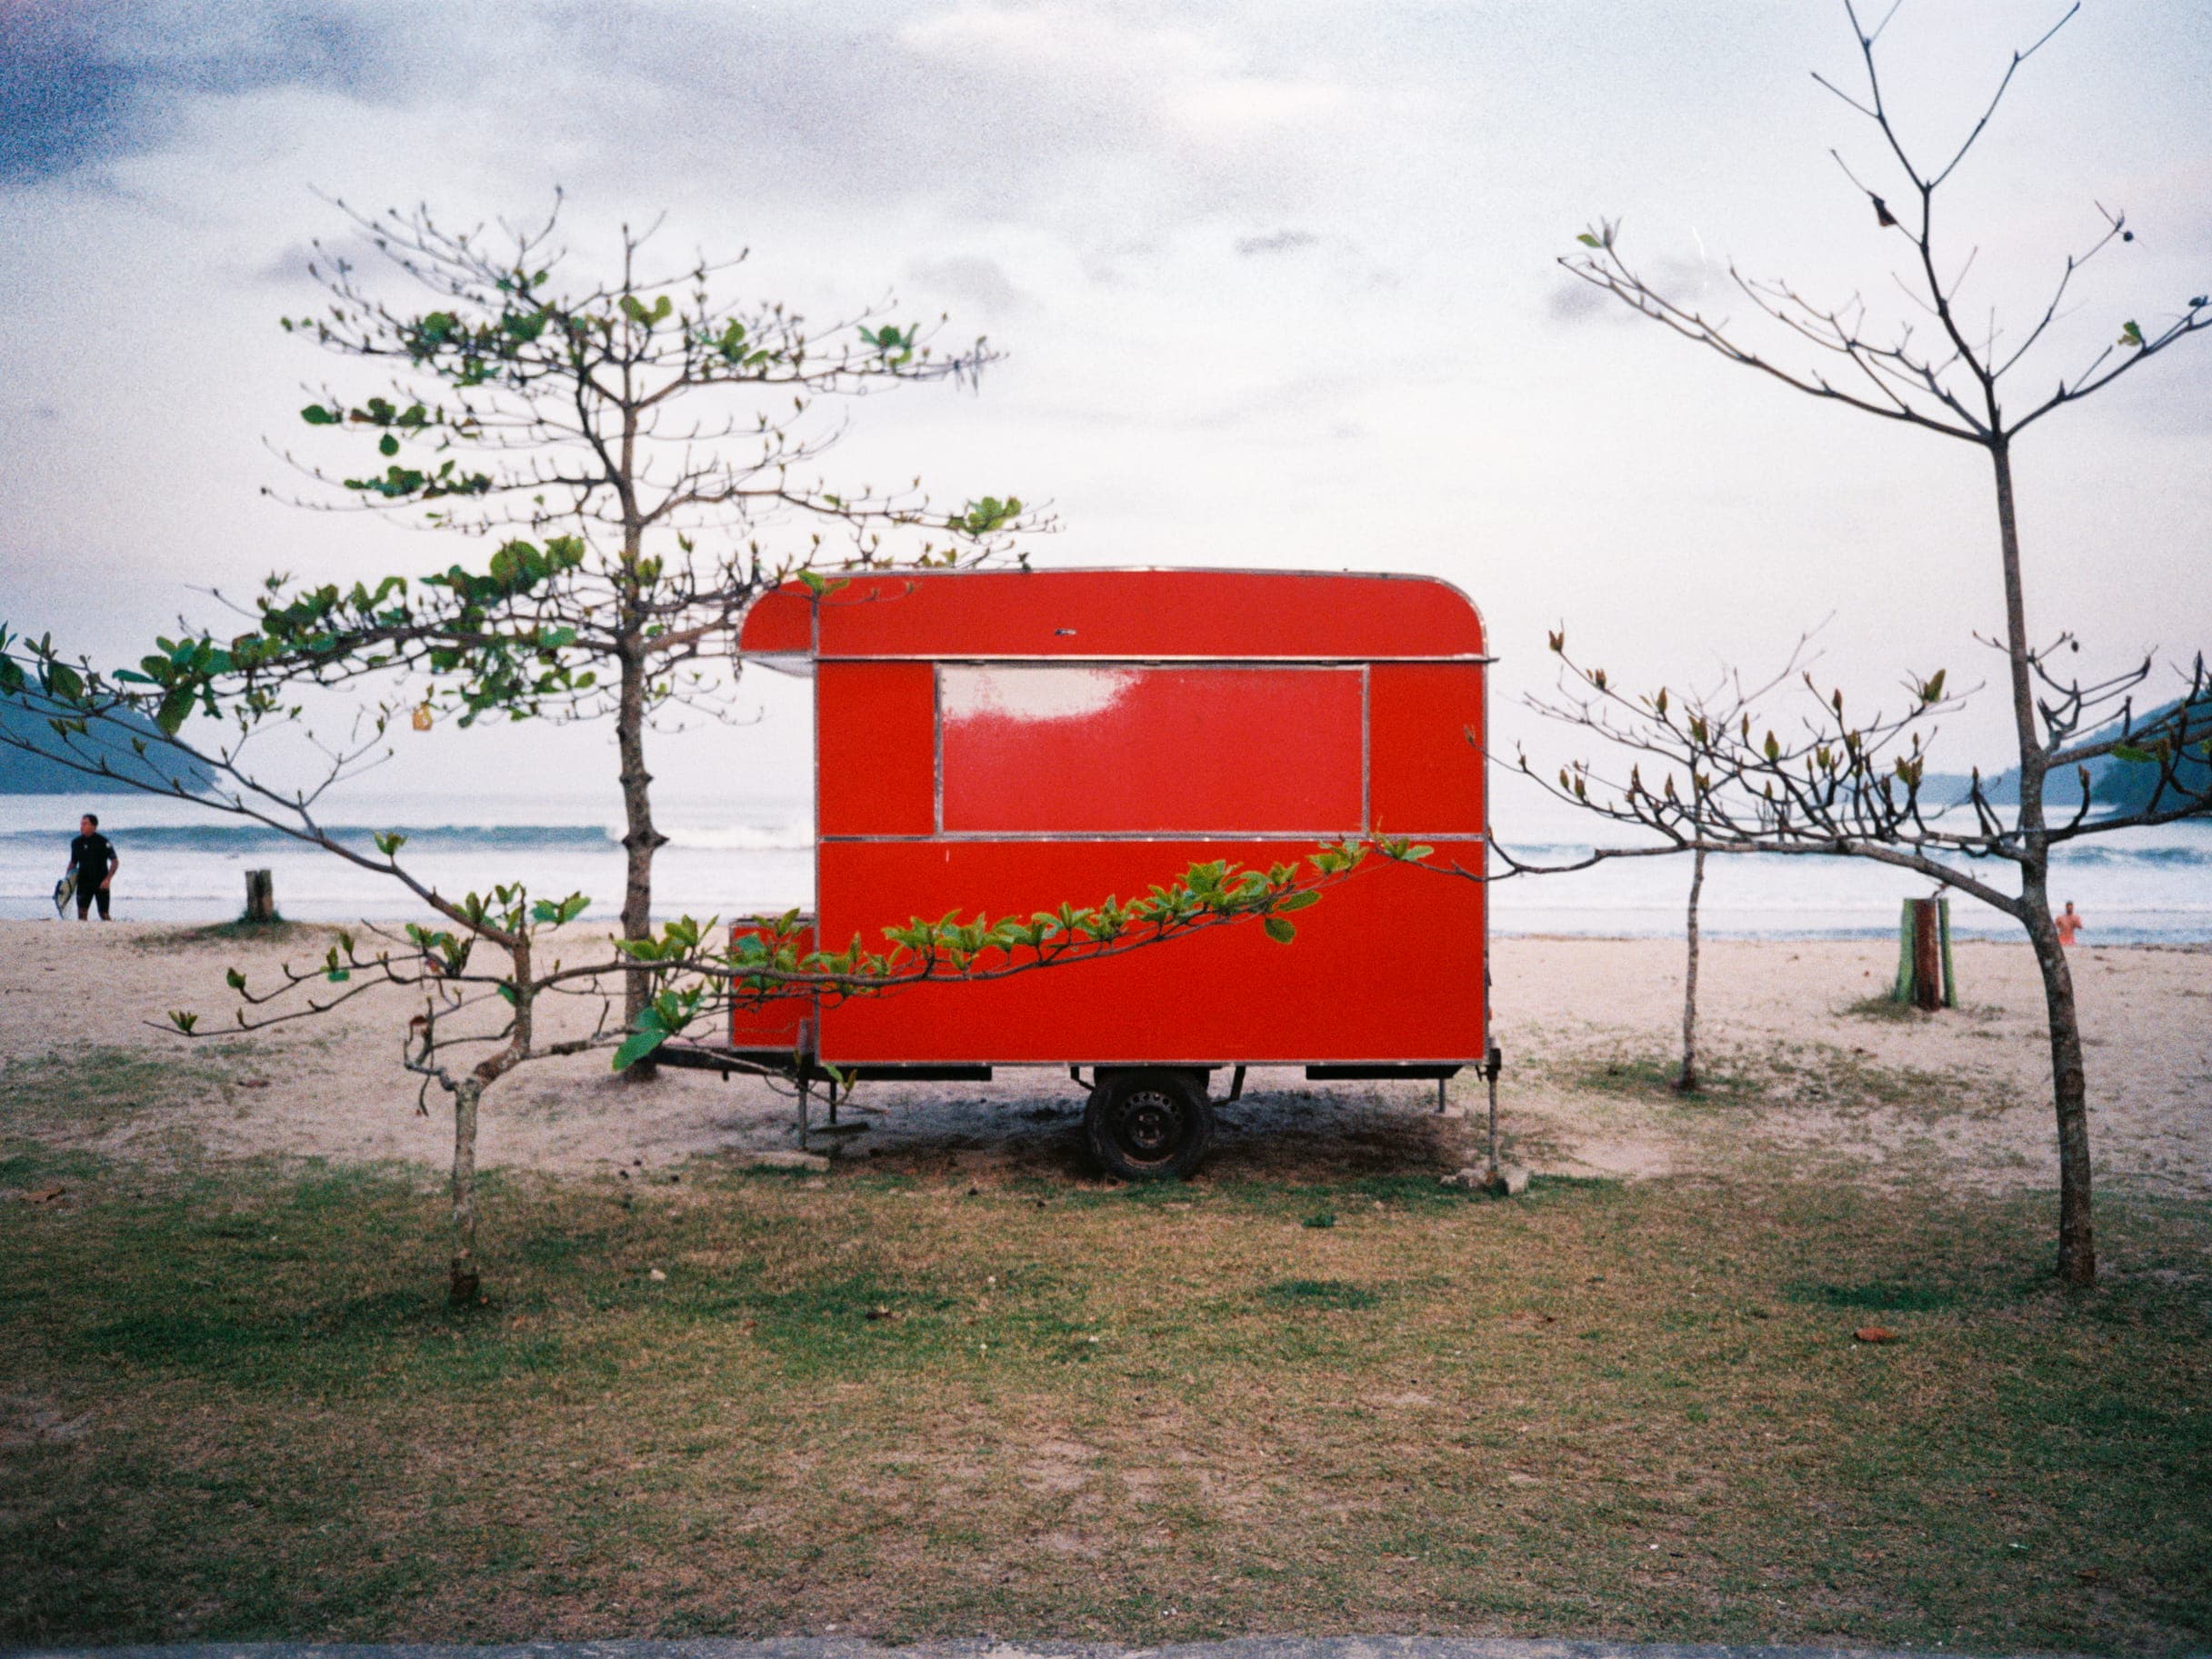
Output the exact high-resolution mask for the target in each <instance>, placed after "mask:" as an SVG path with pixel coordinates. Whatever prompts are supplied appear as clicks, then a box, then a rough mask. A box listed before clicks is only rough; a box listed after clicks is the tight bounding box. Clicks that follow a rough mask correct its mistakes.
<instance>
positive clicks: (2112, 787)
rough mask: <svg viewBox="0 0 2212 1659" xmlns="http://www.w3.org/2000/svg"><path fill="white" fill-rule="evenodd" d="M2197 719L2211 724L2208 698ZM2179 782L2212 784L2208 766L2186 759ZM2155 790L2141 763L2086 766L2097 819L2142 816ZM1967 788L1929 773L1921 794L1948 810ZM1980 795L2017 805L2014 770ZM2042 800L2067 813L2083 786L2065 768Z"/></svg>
mask: <svg viewBox="0 0 2212 1659" xmlns="http://www.w3.org/2000/svg"><path fill="white" fill-rule="evenodd" d="M2180 706H2181V701H2180V699H2179V698H2176V699H2175V700H2174V701H2173V702H2171V703H2168V704H2167V705H2165V706H2164V707H2163V708H2158V709H2154V710H2153V711H2152V712H2151V713H2149V714H2147V715H2144V716H2142V717H2141V718H2139V719H2137V721H2136V723H2135V725H2136V730H2137V731H2138V732H2139V731H2142V730H2143V729H2144V728H2146V727H2147V726H2154V725H2157V723H2158V722H2159V721H2161V720H2165V719H2167V718H2168V717H2169V716H2171V715H2173V713H2174V712H2175V711H2176V710H2177V709H2178V708H2179V707H2180ZM2197 717H2198V718H2200V719H2203V720H2207V721H2212V698H2206V699H2205V700H2203V701H2201V702H2200V703H2199V704H2198V705H2197ZM2119 731H2120V727H2119V723H2118V722H2117V721H2114V722H2113V723H2112V724H2110V725H2106V726H2104V727H2101V728H2100V729H2098V730H2097V731H2096V732H2092V733H2090V734H2089V735H2087V737H2084V738H2083V739H2082V740H2081V741H2083V742H2085V743H2087V742H2094V741H2101V740H2103V739H2106V738H2111V737H2117V736H2118V735H2119ZM2178 777H2179V780H2180V782H2181V784H2182V785H2183V786H2184V787H2186V788H2191V789H2201V788H2203V787H2204V786H2205V785H2206V783H2207V781H2208V780H2212V765H2207V763H2206V762H2204V761H2202V760H2199V759H2197V758H2195V757H2194V756H2184V757H2183V760H2182V763H2181V768H2180V771H2179V774H2178ZM2157 785H2158V768H2157V766H2155V765H2149V764H2147V763H2146V762H2143V761H2129V760H2120V759H2118V758H2117V757H2115V756H2112V755H2107V756H2105V757H2104V758H2103V759H2101V760H2094V761H2091V762H2090V763H2089V795H2090V799H2091V800H2092V801H2093V802H2094V803H2095V805H2096V806H2097V810H2098V812H2099V813H2100V814H2108V813H2132V812H2140V811H2142V810H2143V809H2144V808H2145V807H2147V806H2148V805H2150V798H2151V795H2152V794H2153V792H2154V791H2155V790H2156V789H2157ZM1971 786H1972V780H1971V779H1969V778H1967V777H1965V776H1963V775H1959V774H1957V773H1948V772H1947V773H1930V774H1929V775H1928V776H1927V784H1926V785H1925V786H1924V788H1925V791H1926V795H1927V799H1929V800H1932V801H1942V802H1945V803H1953V802H1963V801H1964V800H1965V799H1966V798H1967V790H1968V789H1969V788H1970V787H1971ZM1982 793H1983V795H1985V796H1986V797H1987V800H1988V801H1989V804H1990V805H1993V806H2012V805H2017V804H2018V802H2019V799H2020V774H2019V771H2018V769H2017V767H2016V768H2013V769H2011V770H2008V771H2006V772H2003V773H2000V774H1998V775H1997V776H1996V777H1993V778H1990V779H1988V780H1987V781H1986V782H1985V783H1984V784H1983V785H1982ZM2043 798H2044V805H2045V806H2046V807H2047V808H2048V809H2049V810H2050V811H2053V812H2057V811H2060V810H2067V811H2070V810H2072V809H2073V808H2074V807H2076V806H2078V805H2080V804H2081V781H2080V779H2079V778H2078V776H2077V775H2076V773H2075V771H2074V768H2073V767H2071V766H2068V767H2067V768H2066V769H2065V770H2064V771H2062V772H2056V773H2053V774H2052V775H2051V778H2050V781H2049V783H2048V785H2047V786H2046V787H2045V790H2044V797H2043Z"/></svg>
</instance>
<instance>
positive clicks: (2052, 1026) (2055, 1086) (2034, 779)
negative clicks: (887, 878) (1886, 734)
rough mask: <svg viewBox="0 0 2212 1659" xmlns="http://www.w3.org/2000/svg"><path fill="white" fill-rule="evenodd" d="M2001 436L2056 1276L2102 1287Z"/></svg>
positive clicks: (2023, 830)
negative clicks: (2052, 1156) (2054, 1137)
mask: <svg viewBox="0 0 2212 1659" xmlns="http://www.w3.org/2000/svg"><path fill="white" fill-rule="evenodd" d="M1990 417H1991V424H1992V425H1993V426H1996V427H1997V431H1998V433H1999V436H1998V437H1997V439H1996V441H1994V442H1993V443H1992V444H1991V445H1989V455H1990V460H1991V462H1992V463H1993V465H1994V467H1995V471H1996V475H1997V541H1998V547H1999V552H2000V555H2001V556H2002V558H2003V561H2004V569H2005V646H2006V650H2005V655H2006V659H2007V667H2008V668H2009V669H2010V671H2011V678H2012V717H2013V727H2014V731H2015V733H2016V735H2017V738H2018V741H2019V747H2020V819H2019V824H2020V841H2021V846H2022V852H2023V854H2024V856H2023V858H2022V861H2021V865H2020V923H2021V924H2022V925H2023V926H2024V927H2026V928H2027V938H2028V943H2029V944H2032V945H2033V946H2034V947H2035V952H2036V965H2037V967H2038V968H2040V969H2041V970H2042V973H2043V1003H2044V1008H2045V1012H2046V1019H2047V1024H2048V1027H2049V1031H2050V1039H2051V1104H2052V1107H2053V1109H2054V1110H2055V1112H2056V1114H2057V1120H2058V1276H2059V1278H2061V1279H2062V1280H2064V1281H2065V1282H2066V1283H2067V1284H2096V1283H2097V1231H2096V1225H2095V1220H2094V1217H2093V1214H2092V1212H2091V1208H2090V1194H2089V1167H2090V1165H2089V1100H2088V1094H2089V1091H2088V1078H2087V1073H2086V1071H2085V1069H2084V1067H2083V1064H2082V1057H2081V1024H2080V1022H2079V1020H2078V1018H2077V1015H2076V1013H2075V1008H2074V975H2073V973H2072V971H2071V970H2070V969H2069V968H2068V967H2067V959H2066V951H2065V949H2064V948H2063V947H2062V946H2061V945H2060V944H2059V943H2058V930H2057V927H2056V926H2054V925H2053V924H2052V922H2051V899H2050V860H2051V854H2050V840H2049V837H2048V835H2047V832H2046V826H2045V824H2044V820H2043V782H2044V776H2045V775H2046V774H2047V772H2048V771H2049V770H2050V766H2049V762H2048V759H2047V756H2046V755H2045V753H2044V748H2043V744H2042V740H2041V738H2040V736H2039V735H2038V734H2037V730H2036V701H2035V685H2034V680H2033V666H2032V664H2031V662H2030V660H2029V655H2028V653H2029V649H2030V647H2029V645H2028V643H2027V597H2026V592H2025V589H2024V587H2023V585H2022V582H2021V576H2020V526H2019V519H2018V515H2017V509H2016V507H2015V504H2014V501H2013V491H2012V449H2011V445H2010V442H2009V440H2007V438H2006V437H2004V436H2003V435H2002V432H2003V428H2002V427H2001V425H1997V409H1996V407H1995V404H1994V399H1993V401H1992V406H1991V409H1990Z"/></svg>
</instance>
